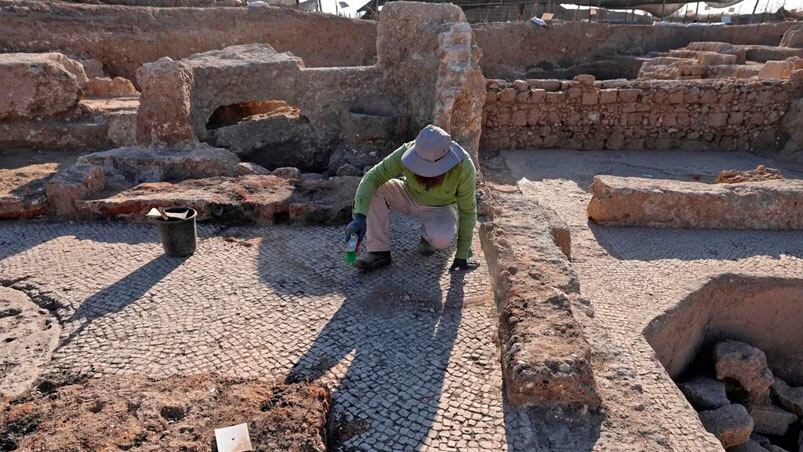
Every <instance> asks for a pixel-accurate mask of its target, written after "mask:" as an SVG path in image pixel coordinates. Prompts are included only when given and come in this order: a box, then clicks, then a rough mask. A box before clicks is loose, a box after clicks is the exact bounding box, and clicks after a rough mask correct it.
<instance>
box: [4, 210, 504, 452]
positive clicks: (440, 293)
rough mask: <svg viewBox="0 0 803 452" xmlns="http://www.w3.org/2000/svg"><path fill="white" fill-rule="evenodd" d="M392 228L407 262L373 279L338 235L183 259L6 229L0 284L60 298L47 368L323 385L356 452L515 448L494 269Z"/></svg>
mask: <svg viewBox="0 0 803 452" xmlns="http://www.w3.org/2000/svg"><path fill="white" fill-rule="evenodd" d="M393 227H394V247H395V248H394V265H393V267H392V268H390V269H384V270H380V271H377V272H375V273H373V274H370V275H360V274H357V273H356V272H355V271H354V270H353V269H351V268H350V267H347V266H346V265H345V264H344V263H343V256H342V252H341V249H340V246H339V243H340V242H341V240H342V239H341V234H342V228H340V227H310V228H292V227H282V226H275V227H266V228H259V229H255V228H236V229H232V228H229V229H223V228H222V227H216V226H204V227H201V229H200V232H199V235H200V236H201V240H200V243H199V250H198V252H197V253H196V254H195V255H193V256H191V257H189V258H186V259H179V258H170V257H165V256H163V255H162V250H161V246H160V245H159V244H158V243H157V242H156V231H155V229H154V227H153V226H151V225H130V224H122V223H86V224H53V223H18V222H11V223H9V222H6V223H0V282H2V283H3V284H5V285H10V284H14V287H18V288H24V289H25V290H26V292H27V293H29V294H31V295H32V296H33V298H34V299H38V300H40V302H48V300H50V301H52V302H55V303H57V304H58V306H59V308H58V309H57V311H56V312H57V315H58V317H59V319H60V320H61V321H62V322H63V323H64V329H63V333H62V337H61V345H60V346H59V348H57V349H56V351H55V352H54V356H53V361H52V362H51V364H50V367H49V370H69V371H73V372H81V373H86V374H91V375H110V374H115V375H116V374H129V373H143V374H147V375H150V376H154V377H165V376H168V375H173V374H192V373H199V372H219V373H222V374H225V375H235V376H242V377H256V376H259V377H267V378H280V379H283V378H286V377H290V378H291V379H292V378H321V379H322V380H323V381H324V382H326V383H328V384H329V385H330V386H331V387H333V388H334V400H335V405H334V416H335V418H336V419H339V420H344V421H352V422H351V423H350V424H349V428H348V429H347V430H350V431H352V432H356V433H357V435H356V436H353V437H351V438H350V439H347V440H346V441H345V443H343V445H342V448H343V449H349V448H352V447H353V448H358V449H361V450H362V449H364V450H370V449H377V450H391V449H393V450H412V449H422V450H458V449H459V450H505V449H506V448H507V446H506V444H507V442H508V438H507V434H506V424H505V416H506V413H505V411H506V410H505V408H504V404H503V401H502V395H501V391H502V388H501V382H502V377H501V371H500V366H499V358H498V350H497V347H496V346H495V344H494V338H495V337H496V314H495V308H494V306H493V301H492V295H491V293H490V287H489V280H488V273H487V269H486V268H484V267H483V268H481V269H480V270H478V271H474V272H471V273H469V274H467V275H462V274H461V275H457V276H452V275H450V274H449V273H448V272H447V271H446V268H447V266H448V264H450V263H451V254H447V253H438V254H436V255H435V256H432V257H426V258H424V257H422V256H420V255H419V254H418V252H417V246H418V234H419V230H418V227H417V226H415V225H414V224H413V223H410V222H409V221H407V220H404V219H401V218H396V219H394V226H393ZM474 250H475V253H479V252H480V247H479V241H478V240H477V241H475V244H474ZM478 257H479V258H480V259H482V256H478ZM42 300H44V301H42ZM355 419H356V420H355ZM509 422H510V421H509ZM517 425H518V424H517Z"/></svg>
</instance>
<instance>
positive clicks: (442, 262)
mask: <svg viewBox="0 0 803 452" xmlns="http://www.w3.org/2000/svg"><path fill="white" fill-rule="evenodd" d="M410 229H417V228H405V232H402V233H401V234H399V233H398V232H400V231H397V233H396V234H395V235H394V250H393V251H394V253H393V265H392V266H391V267H389V268H385V269H381V270H377V271H374V272H372V273H370V274H361V273H358V272H357V271H355V270H354V269H351V268H349V267H346V266H345V264H344V263H342V260H343V256H342V252H341V251H340V250H335V251H334V252H332V251H328V249H329V248H333V247H332V246H329V247H328V248H320V247H314V242H315V241H316V240H320V239H321V237H319V236H318V235H315V238H313V237H312V236H308V238H309V241H311V242H313V243H307V245H309V246H312V247H313V248H315V249H318V250H321V254H322V255H319V256H318V258H319V259H318V260H317V263H318V265H314V264H315V261H310V260H308V258H307V259H303V258H298V259H294V261H293V262H287V261H285V262H284V265H283V266H284V268H285V269H286V268H287V267H288V266H289V267H292V268H299V267H301V266H304V267H306V268H303V270H302V271H299V272H296V274H303V273H308V272H312V273H314V274H316V277H314V278H311V280H313V281H314V282H316V283H317V284H309V285H307V286H305V287H303V288H301V286H300V285H299V284H296V283H294V282H293V281H291V280H290V278H288V277H287V276H284V277H282V278H273V277H272V276H271V274H270V273H265V274H263V276H264V278H263V281H264V282H266V283H268V284H269V285H271V286H272V287H273V288H274V289H278V290H282V289H285V290H286V289H291V291H292V290H299V289H300V290H303V291H304V292H305V294H307V295H308V294H309V292H312V293H315V294H318V295H325V294H328V295H334V294H336V295H338V296H343V301H342V304H341V305H340V307H339V308H338V309H337V311H336V312H335V314H334V315H332V316H331V317H330V318H329V320H328V322H327V323H326V325H325V326H324V327H323V329H322V330H320V332H319V333H318V335H317V337H316V338H315V339H314V341H313V342H312V344H311V345H310V346H309V347H307V349H306V352H304V353H303V354H302V355H301V356H300V357H298V359H296V360H295V363H294V365H293V368H292V370H291V371H290V372H289V374H288V376H287V380H288V382H297V381H319V382H323V383H325V384H327V385H328V386H329V387H330V389H332V393H333V399H334V410H333V415H332V419H333V421H334V424H333V425H332V426H331V428H330V432H331V433H330V438H329V442H330V444H329V446H330V448H332V449H333V450H337V449H346V450H348V449H351V448H353V447H356V446H358V445H371V446H372V447H373V448H376V449H380V450H381V449H384V450H391V449H393V450H413V449H418V448H420V447H421V446H422V445H423V444H424V441H425V439H426V438H427V436H428V435H429V434H430V429H431V427H432V425H433V422H434V421H435V416H436V413H437V411H438V404H439V401H440V399H441V393H442V392H443V387H444V379H445V375H446V370H447V366H448V363H449V360H450V357H451V355H452V349H453V347H454V343H455V339H456V337H457V332H458V329H459V326H460V321H461V317H462V306H463V300H464V278H465V276H466V274H465V273H463V272H461V273H454V274H449V273H448V272H447V264H448V263H450V258H451V251H447V252H438V253H436V254H435V255H433V256H430V257H422V256H421V255H420V254H419V253H418V251H417V250H416V247H415V245H417V243H418V237H417V236H416V235H415V234H416V233H417V231H415V230H412V231H411V230H410ZM399 235H403V236H402V237H399ZM337 237H339V231H338V236H337ZM337 237H332V238H331V239H335V240H336V239H337ZM321 245H323V243H322V244H321ZM330 245H331V244H330ZM290 246H292V244H291V245H290ZM334 248H337V247H334ZM266 251H267V250H266ZM260 254H263V253H260ZM329 254H331V255H329ZM263 262H264V261H263ZM263 268H265V267H263ZM300 270H301V269H300ZM444 292H445V293H444ZM295 294H296V295H297V292H296V293H295Z"/></svg>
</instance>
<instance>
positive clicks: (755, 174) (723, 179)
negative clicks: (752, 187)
mask: <svg viewBox="0 0 803 452" xmlns="http://www.w3.org/2000/svg"><path fill="white" fill-rule="evenodd" d="M783 178H784V177H783V173H781V170H779V169H774V168H767V167H765V166H764V165H758V166H757V167H756V169H754V170H747V171H738V170H725V171H720V173H719V175H718V176H717V179H716V181H714V183H716V184H735V183H738V182H758V181H762V180H773V179H783Z"/></svg>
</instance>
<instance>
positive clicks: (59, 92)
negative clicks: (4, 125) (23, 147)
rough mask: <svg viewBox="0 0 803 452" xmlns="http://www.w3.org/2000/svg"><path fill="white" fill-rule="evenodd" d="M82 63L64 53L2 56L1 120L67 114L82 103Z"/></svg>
mask: <svg viewBox="0 0 803 452" xmlns="http://www.w3.org/2000/svg"><path fill="white" fill-rule="evenodd" d="M75 73H78V74H79V75H83V79H86V75H85V74H83V67H81V65H80V63H77V62H75V61H72V60H70V59H69V58H67V57H66V56H64V55H62V54H60V53H4V54H0V90H2V95H0V119H11V118H39V117H46V116H53V115H55V114H58V113H63V112H66V111H68V110H70V109H73V108H75V107H76V106H77V104H78V101H79V100H81V85H80V83H81V79H80V78H79V77H76V75H75Z"/></svg>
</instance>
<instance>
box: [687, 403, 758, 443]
mask: <svg viewBox="0 0 803 452" xmlns="http://www.w3.org/2000/svg"><path fill="white" fill-rule="evenodd" d="M700 421H701V422H702V423H703V426H704V427H705V429H706V430H708V431H709V432H711V433H712V434H713V435H714V436H716V437H717V439H718V440H719V442H720V443H722V447H724V448H726V449H727V448H729V447H733V446H737V445H739V444H743V443H746V442H747V441H748V440H749V439H750V433H751V432H752V431H753V419H752V418H751V417H750V415H749V414H747V410H746V409H745V407H743V406H742V405H739V404H736V403H732V404H730V405H725V406H723V407H720V408H717V409H716V410H707V411H701V412H700Z"/></svg>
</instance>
